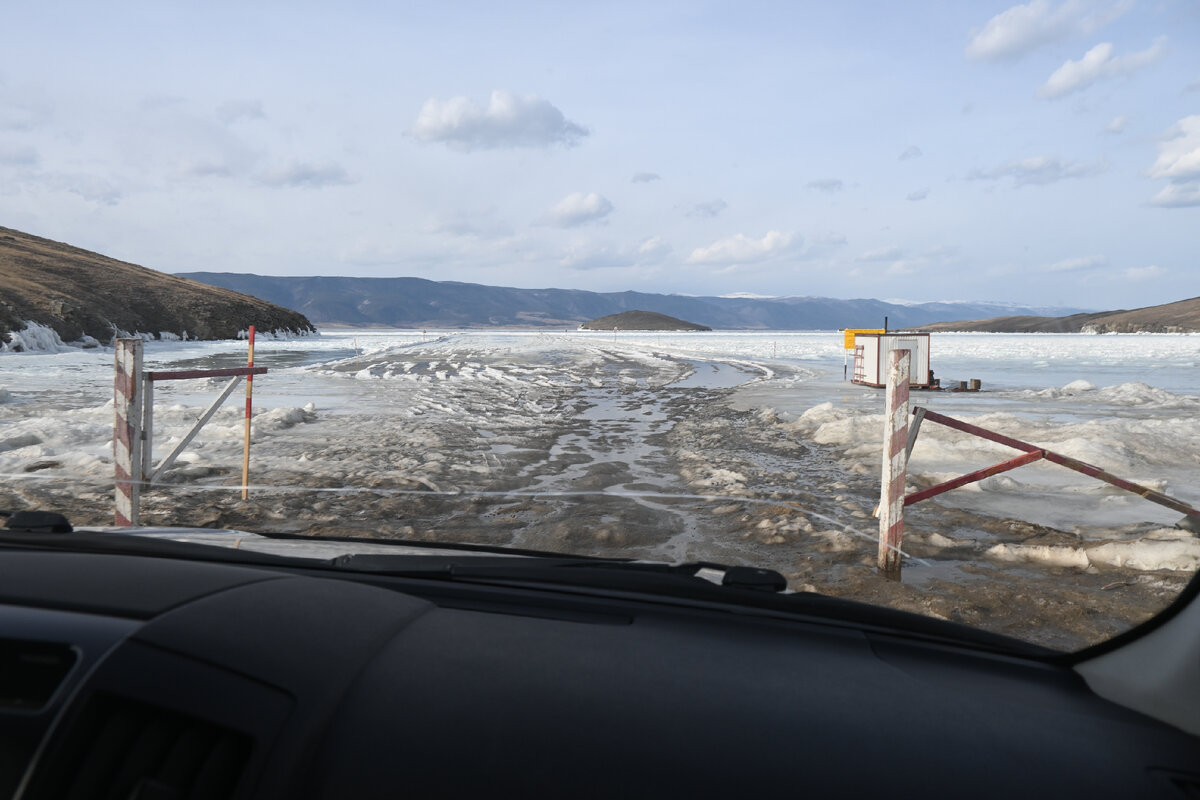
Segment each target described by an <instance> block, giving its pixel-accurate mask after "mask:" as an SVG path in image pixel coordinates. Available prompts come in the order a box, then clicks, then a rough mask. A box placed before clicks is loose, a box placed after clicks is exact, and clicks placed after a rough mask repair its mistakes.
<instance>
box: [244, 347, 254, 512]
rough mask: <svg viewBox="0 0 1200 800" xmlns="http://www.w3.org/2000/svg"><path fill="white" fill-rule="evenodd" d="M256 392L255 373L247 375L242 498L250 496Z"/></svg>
mask: <svg viewBox="0 0 1200 800" xmlns="http://www.w3.org/2000/svg"><path fill="white" fill-rule="evenodd" d="M246 366H247V367H253V366H254V326H253V325H251V326H250V354H249V356H247V359H246ZM253 394H254V375H253V374H250V375H247V376H246V435H245V436H244V437H243V441H242V499H243V500H245V499H246V498H247V497H249V496H250V405H251V397H252V395H253Z"/></svg>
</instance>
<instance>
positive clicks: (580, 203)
mask: <svg viewBox="0 0 1200 800" xmlns="http://www.w3.org/2000/svg"><path fill="white" fill-rule="evenodd" d="M612 210H613V204H612V203H610V202H608V199H607V198H605V197H604V196H603V195H599V194H596V193H595V192H589V193H587V194H584V193H583V192H573V193H571V194H569V195H567V196H566V197H564V198H563V199H562V200H559V201H558V203H557V204H556V205H555V206H554V208H552V209H550V210H549V211H547V212H546V214H545V216H543V217H542V219H541V220H539V224H542V225H552V226H554V227H557V228H575V227H578V226H580V225H585V224H587V223H589V222H596V221H598V220H601V219H603V218H604V217H607V216H608V215H609V214H610V213H612Z"/></svg>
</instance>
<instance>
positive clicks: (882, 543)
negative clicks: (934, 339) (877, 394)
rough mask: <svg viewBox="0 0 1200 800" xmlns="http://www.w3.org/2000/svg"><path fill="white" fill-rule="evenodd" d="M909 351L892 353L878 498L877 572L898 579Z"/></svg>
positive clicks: (902, 513) (905, 465)
mask: <svg viewBox="0 0 1200 800" xmlns="http://www.w3.org/2000/svg"><path fill="white" fill-rule="evenodd" d="M911 362H912V351H910V350H892V351H891V367H890V369H889V370H888V381H887V400H886V409H887V413H886V418H885V420H884V425H883V476H882V477H883V480H882V484H883V485H882V488H881V489H880V496H879V557H878V566H879V572H880V574H882V575H883V576H884V577H885V578H888V579H889V580H894V581H898V580H900V542H901V539H902V538H903V533H904V483H905V470H906V468H907V465H908V464H907V462H908V379H909V375H908V373H909V366H910V364H911Z"/></svg>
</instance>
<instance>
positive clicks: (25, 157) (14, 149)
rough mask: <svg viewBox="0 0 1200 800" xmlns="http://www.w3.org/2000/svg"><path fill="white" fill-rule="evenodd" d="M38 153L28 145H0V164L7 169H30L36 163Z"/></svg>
mask: <svg viewBox="0 0 1200 800" xmlns="http://www.w3.org/2000/svg"><path fill="white" fill-rule="evenodd" d="M39 160H40V157H39V156H38V151H37V150H36V149H35V148H33V147H31V146H29V145H15V144H14V145H0V164H3V165H5V166H9V167H32V166H34V165H35V164H37V163H38V161H39Z"/></svg>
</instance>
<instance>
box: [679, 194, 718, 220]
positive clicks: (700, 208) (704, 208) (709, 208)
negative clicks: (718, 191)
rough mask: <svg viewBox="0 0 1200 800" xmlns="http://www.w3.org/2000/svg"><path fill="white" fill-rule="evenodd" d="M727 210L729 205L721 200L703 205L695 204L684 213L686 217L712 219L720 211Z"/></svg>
mask: <svg viewBox="0 0 1200 800" xmlns="http://www.w3.org/2000/svg"><path fill="white" fill-rule="evenodd" d="M727 208H729V204H728V203H726V202H725V201H724V200H722V199H721V198H719V197H718V198H717V199H715V200H709V201H707V202H704V203H696V204H695V205H693V206H692V207H691V208H689V209H688V210H687V211H685V212H684V215H685V216H688V217H708V218H712V217H715V216H717V215H719V214H720V213H721V212H722V211H724V210H725V209H727Z"/></svg>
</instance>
